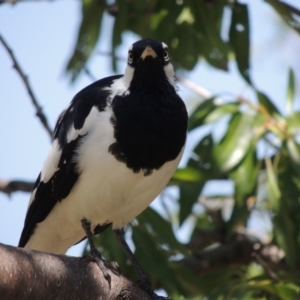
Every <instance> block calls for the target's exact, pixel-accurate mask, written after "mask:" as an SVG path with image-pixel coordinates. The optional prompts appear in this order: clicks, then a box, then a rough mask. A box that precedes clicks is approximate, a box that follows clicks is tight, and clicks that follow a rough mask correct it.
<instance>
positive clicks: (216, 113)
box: [189, 97, 240, 131]
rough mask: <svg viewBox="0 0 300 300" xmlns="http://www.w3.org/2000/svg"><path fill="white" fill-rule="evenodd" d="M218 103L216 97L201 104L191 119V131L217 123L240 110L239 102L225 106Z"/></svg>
mask: <svg viewBox="0 0 300 300" xmlns="http://www.w3.org/2000/svg"><path fill="white" fill-rule="evenodd" d="M218 102H219V101H218V100H217V99H216V97H212V98H210V99H207V100H205V101H203V102H202V103H200V105H199V106H198V107H197V108H196V109H195V110H194V111H193V113H192V115H191V116H190V117H189V131H191V130H193V129H195V128H196V127H198V126H201V125H204V124H208V123H214V122H217V121H219V120H220V119H221V118H222V117H224V116H226V115H229V114H234V113H236V112H238V111H239V109H240V103H238V102H229V103H223V104H220V103H218Z"/></svg>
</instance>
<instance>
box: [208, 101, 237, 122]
mask: <svg viewBox="0 0 300 300" xmlns="http://www.w3.org/2000/svg"><path fill="white" fill-rule="evenodd" d="M239 110H240V103H238V102H233V103H225V104H221V105H216V107H215V109H214V110H213V111H212V112H211V113H210V114H208V115H207V117H206V118H205V119H204V123H205V124H208V123H215V122H217V121H219V120H220V119H221V118H222V117H224V116H226V115H229V114H235V113H237V112H238V111H239Z"/></svg>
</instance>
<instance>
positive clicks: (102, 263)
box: [81, 219, 120, 288]
mask: <svg viewBox="0 0 300 300" xmlns="http://www.w3.org/2000/svg"><path fill="white" fill-rule="evenodd" d="M81 224H82V228H83V230H84V232H85V234H86V237H87V239H88V243H89V245H90V251H89V254H88V256H87V258H88V259H90V260H92V261H94V262H96V263H97V265H98V266H99V268H100V269H101V271H102V273H103V276H104V278H105V279H106V280H107V282H108V284H109V287H110V288H111V277H110V275H109V273H108V269H109V270H111V271H112V272H113V273H114V274H116V275H120V269H119V266H118V263H116V262H109V261H107V260H105V259H104V258H103V257H102V255H101V253H100V252H99V251H98V250H97V249H96V247H95V244H94V241H93V233H92V230H91V222H89V221H88V220H87V219H82V220H81Z"/></svg>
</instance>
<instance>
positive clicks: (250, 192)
mask: <svg viewBox="0 0 300 300" xmlns="http://www.w3.org/2000/svg"><path fill="white" fill-rule="evenodd" d="M258 171H259V165H258V161H257V156H256V149H255V144H254V143H253V144H252V145H251V147H250V148H249V151H248V152H247V154H246V156H245V158H244V159H243V160H242V161H241V163H240V164H239V165H238V166H237V167H236V168H235V169H234V170H232V171H231V172H230V173H229V176H230V178H231V179H232V180H233V182H234V186H235V193H234V202H235V204H234V208H233V211H232V214H231V217H230V219H229V221H228V222H227V229H228V231H231V230H232V229H233V228H235V226H236V225H244V226H245V225H246V222H247V219H248V217H249V214H250V211H249V209H248V201H249V199H250V197H253V198H254V197H256V186H257V178H258Z"/></svg>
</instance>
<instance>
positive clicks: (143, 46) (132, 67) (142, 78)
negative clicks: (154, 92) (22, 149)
mask: <svg viewBox="0 0 300 300" xmlns="http://www.w3.org/2000/svg"><path fill="white" fill-rule="evenodd" d="M124 79H125V82H128V85H129V86H130V90H132V89H133V88H134V87H136V86H138V85H141V84H143V85H144V84H148V85H153V84H157V83H163V82H165V81H167V82H169V84H171V85H172V86H173V87H174V88H175V90H177V86H176V84H175V79H174V69H173V66H172V64H171V63H170V58H169V52H168V46H167V45H166V44H165V43H162V42H160V41H157V40H153V39H144V40H140V41H138V42H136V43H134V44H133V45H132V46H131V47H130V48H129V50H128V62H127V67H126V70H125V75H124Z"/></svg>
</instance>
